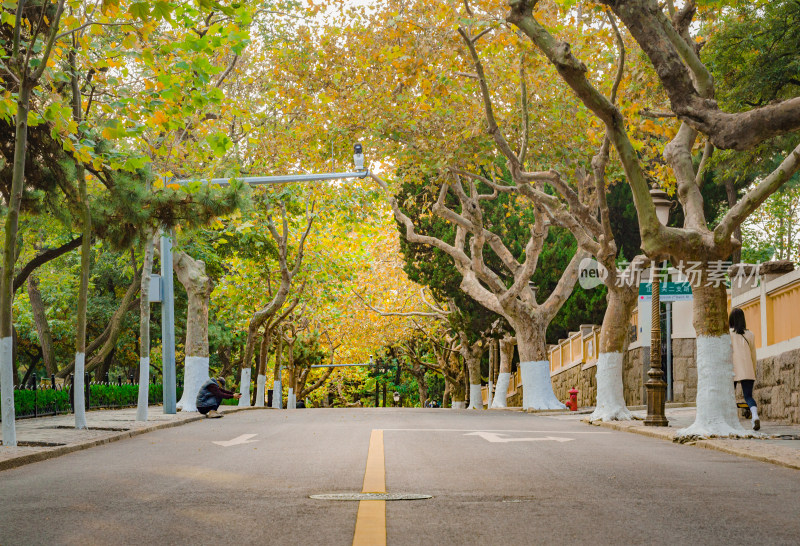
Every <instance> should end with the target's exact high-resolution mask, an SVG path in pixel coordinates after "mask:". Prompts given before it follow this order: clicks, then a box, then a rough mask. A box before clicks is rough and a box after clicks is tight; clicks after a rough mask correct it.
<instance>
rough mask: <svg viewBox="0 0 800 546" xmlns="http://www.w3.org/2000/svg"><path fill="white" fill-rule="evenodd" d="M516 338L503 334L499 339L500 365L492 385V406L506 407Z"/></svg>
mask: <svg viewBox="0 0 800 546" xmlns="http://www.w3.org/2000/svg"><path fill="white" fill-rule="evenodd" d="M516 344H517V340H516V339H515V338H513V337H511V336H508V335H507V336H505V337H504V338H503V339H501V340H500V351H499V353H500V367H499V372H498V374H497V385H495V387H494V397H493V398H492V407H493V408H507V407H508V403H507V398H508V386H509V384H510V383H511V361H512V360H514V347H515V346H516Z"/></svg>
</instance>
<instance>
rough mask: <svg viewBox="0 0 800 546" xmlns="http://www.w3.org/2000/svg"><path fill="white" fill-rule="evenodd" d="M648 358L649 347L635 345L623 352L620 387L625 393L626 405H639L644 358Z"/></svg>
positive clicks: (642, 401)
mask: <svg viewBox="0 0 800 546" xmlns="http://www.w3.org/2000/svg"><path fill="white" fill-rule="evenodd" d="M649 358H650V347H637V348H635V349H630V350H629V351H628V352H627V353H625V358H624V359H623V361H622V387H623V393H624V395H625V404H626V405H628V406H641V405H642V404H644V399H643V398H642V388H643V387H642V385H643V384H644V383H643V379H642V376H643V374H644V372H643V371H642V370H643V367H644V361H645V359H649Z"/></svg>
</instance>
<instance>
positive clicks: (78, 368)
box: [72, 353, 88, 429]
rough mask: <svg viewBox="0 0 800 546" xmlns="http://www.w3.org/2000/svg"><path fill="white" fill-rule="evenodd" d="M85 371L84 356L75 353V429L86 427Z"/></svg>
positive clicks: (73, 386) (73, 390) (73, 401)
mask: <svg viewBox="0 0 800 546" xmlns="http://www.w3.org/2000/svg"><path fill="white" fill-rule="evenodd" d="M85 369H86V354H84V353H75V375H74V376H73V379H74V380H73V383H72V403H73V406H72V407H73V410H74V411H75V428H77V429H85V428H88V427H87V426H86V397H85V396H84V392H83V389H84V382H83V375H84V373H85V372H84V370H85Z"/></svg>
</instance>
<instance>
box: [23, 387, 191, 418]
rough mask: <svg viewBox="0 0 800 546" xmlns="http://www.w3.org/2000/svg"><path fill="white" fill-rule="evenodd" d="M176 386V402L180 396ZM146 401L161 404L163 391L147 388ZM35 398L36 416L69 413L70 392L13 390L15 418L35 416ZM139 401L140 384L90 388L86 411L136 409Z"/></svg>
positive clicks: (180, 390) (159, 388)
mask: <svg viewBox="0 0 800 546" xmlns="http://www.w3.org/2000/svg"><path fill="white" fill-rule="evenodd" d="M182 390H183V389H182V388H181V387H178V392H177V399H178V400H179V399H180V397H181V394H182ZM148 396H149V401H150V403H151V404H154V403H161V400H162V398H163V390H162V387H161V385H160V384H158V383H156V384H154V383H151V384H150V385H149V394H148ZM34 397H35V401H36V406H37V409H38V412H39V413H51V412H53V411H55V412H56V413H69V412H70V411H71V410H72V408H71V406H70V403H69V390H68V389H65V390H54V389H39V390H37V391H36V392H35V393H34V391H32V390H15V391H14V411H15V413H16V415H17V417H26V416H28V415H33V413H34V411H33V410H34V408H33V405H34ZM138 401H139V385H131V384H124V385H115V384H113V383H112V384H110V385H90V386H89V409H91V408H98V407H115V408H121V407H126V406H135V405H136V404H137V403H138Z"/></svg>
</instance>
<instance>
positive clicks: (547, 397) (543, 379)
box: [519, 360, 567, 410]
mask: <svg viewBox="0 0 800 546" xmlns="http://www.w3.org/2000/svg"><path fill="white" fill-rule="evenodd" d="M519 368H520V373H521V375H522V408H523V409H536V410H545V409H565V408H566V407H567V406H565V405H564V404H563V403H561V401H559V399H558V398H556V395H555V393H554V392H553V384H552V383H551V381H550V362H549V361H547V360H539V361H536V362H520V365H519Z"/></svg>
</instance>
